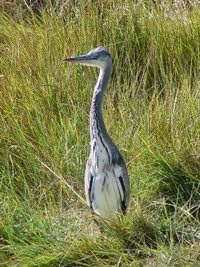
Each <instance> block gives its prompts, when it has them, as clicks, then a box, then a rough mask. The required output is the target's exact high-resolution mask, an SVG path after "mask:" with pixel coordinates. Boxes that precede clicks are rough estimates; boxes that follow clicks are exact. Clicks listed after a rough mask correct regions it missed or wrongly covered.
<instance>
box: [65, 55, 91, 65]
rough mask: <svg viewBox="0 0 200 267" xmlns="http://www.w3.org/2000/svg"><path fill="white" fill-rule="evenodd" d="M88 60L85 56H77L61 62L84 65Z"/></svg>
mask: <svg viewBox="0 0 200 267" xmlns="http://www.w3.org/2000/svg"><path fill="white" fill-rule="evenodd" d="M88 60H90V59H89V58H88V57H87V55H82V56H78V57H67V58H65V59H63V61H67V62H72V63H73V62H74V63H84V62H87V61H88Z"/></svg>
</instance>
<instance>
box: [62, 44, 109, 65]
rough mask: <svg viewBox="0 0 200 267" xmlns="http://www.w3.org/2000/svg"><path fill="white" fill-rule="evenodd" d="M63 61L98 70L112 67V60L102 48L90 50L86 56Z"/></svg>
mask: <svg viewBox="0 0 200 267" xmlns="http://www.w3.org/2000/svg"><path fill="white" fill-rule="evenodd" d="M64 61H67V62H72V63H79V64H81V65H86V66H92V67H97V68H100V69H102V68H106V67H107V66H112V58H111V56H110V54H109V52H108V51H107V50H106V49H105V48H103V47H102V46H99V47H97V48H95V49H93V50H91V51H90V52H89V53H88V54H86V55H81V56H77V57H69V58H65V59H64Z"/></svg>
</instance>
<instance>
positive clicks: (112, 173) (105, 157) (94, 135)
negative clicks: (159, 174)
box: [64, 46, 130, 220]
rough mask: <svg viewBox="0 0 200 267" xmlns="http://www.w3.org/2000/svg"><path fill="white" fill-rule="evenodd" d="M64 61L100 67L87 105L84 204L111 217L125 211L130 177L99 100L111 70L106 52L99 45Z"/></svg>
mask: <svg viewBox="0 0 200 267" xmlns="http://www.w3.org/2000/svg"><path fill="white" fill-rule="evenodd" d="M64 61H67V62H69V63H79V64H81V65H85V66H91V67H97V68H99V69H100V71H99V76H98V79H97V82H96V85H95V87H94V91H93V96H92V100H91V108H90V148H91V150H90V155H89V158H88V160H87V163H86V168H85V178H84V184H85V185H84V187H85V196H86V202H87V205H88V206H89V207H90V208H91V209H92V211H93V212H94V213H95V214H97V215H98V216H99V217H101V218H102V219H105V220H114V219H116V218H117V217H118V216H119V215H120V214H126V211H127V208H128V205H129V201H130V181H129V176H128V171H127V167H126V164H125V161H124V159H123V157H122V155H121V153H120V152H119V150H118V148H117V146H116V145H115V143H114V142H113V140H112V139H111V137H110V136H109V134H108V131H107V129H106V126H105V123H104V119H103V114H102V100H103V97H104V92H105V89H106V87H107V84H108V82H109V80H110V77H111V74H112V70H113V60H112V58H111V55H110V53H109V52H108V51H107V50H106V49H105V48H104V47H102V46H99V47H97V48H95V49H92V50H91V51H90V52H88V53H87V54H85V55H81V56H76V57H68V58H65V59H64Z"/></svg>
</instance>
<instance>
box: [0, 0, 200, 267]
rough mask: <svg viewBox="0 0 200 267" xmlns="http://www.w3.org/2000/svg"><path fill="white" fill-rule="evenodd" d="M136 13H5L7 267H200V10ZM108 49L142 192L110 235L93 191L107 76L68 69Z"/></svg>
mask: <svg viewBox="0 0 200 267" xmlns="http://www.w3.org/2000/svg"><path fill="white" fill-rule="evenodd" d="M80 2H81V1H80ZM134 3H135V4H133V3H132V1H120V0H118V1H98V2H95V3H94V1H89V0H88V1H86V2H84V3H82V4H81V3H77V4H76V5H73V4H69V5H68V6H65V8H63V9H62V8H61V7H60V9H59V10H56V11H54V9H53V8H51V7H50V5H47V7H46V9H44V10H43V9H41V10H40V12H39V13H38V14H35V13H31V11H30V10H26V9H22V7H18V8H16V9H15V12H14V14H13V11H12V12H11V13H9V12H8V10H6V11H7V14H6V13H5V12H3V9H2V11H1V13H0V88H1V90H0V94H1V97H0V129H1V132H0V137H1V138H0V175H1V177H0V178H1V179H0V266H134V267H135V266H159V267H160V266H196V267H197V266H199V264H200V249H199V239H200V224H199V206H200V185H199V178H200V156H199V155H200V154H199V152H200V93H199V86H200V77H199V70H200V42H199V40H200V11H199V7H198V5H197V4H198V3H197V4H196V5H195V4H190V5H189V4H188V5H186V4H184V2H181V1H179V2H176V1H175V4H174V5H171V4H169V3H167V1H166V2H165V4H162V2H161V3H160V4H155V3H156V1H155V2H154V4H153V2H150V1H149V2H148V3H146V4H143V3H142V2H141V1H138V2H137V1H135V2H134ZM61 11H62V12H61ZM8 13H9V14H8ZM98 45H103V46H105V47H106V48H108V50H109V51H110V52H111V54H112V55H113V58H114V60H115V70H114V73H113V76H112V80H111V82H110V85H109V87H108V91H107V93H106V97H105V101H104V111H105V112H104V117H105V121H106V125H107V126H108V131H109V133H110V134H111V136H112V138H113V139H114V140H115V142H116V143H117V145H118V147H119V148H120V150H121V152H122V154H123V156H124V158H125V159H126V162H127V166H128V170H129V175H130V180H131V188H132V190H131V203H130V208H129V212H128V214H127V216H126V217H124V218H120V219H119V221H117V222H115V223H113V224H105V223H103V222H101V221H100V219H99V221H100V223H102V224H103V227H104V232H103V233H101V232H100V231H99V229H98V227H97V226H96V224H95V223H94V222H93V217H92V215H91V212H90V210H89V209H88V208H87V207H86V205H85V203H84V192H83V176H84V168H85V162H86V159H87V157H88V153H89V129H88V122H89V120H88V115H89V108H90V99H91V95H92V88H93V86H94V84H95V80H96V78H97V70H94V69H90V68H87V67H81V66H71V65H67V64H64V63H63V62H62V59H63V58H64V57H65V56H72V55H78V54H82V53H85V52H88V51H89V50H90V49H92V48H94V47H96V46H98Z"/></svg>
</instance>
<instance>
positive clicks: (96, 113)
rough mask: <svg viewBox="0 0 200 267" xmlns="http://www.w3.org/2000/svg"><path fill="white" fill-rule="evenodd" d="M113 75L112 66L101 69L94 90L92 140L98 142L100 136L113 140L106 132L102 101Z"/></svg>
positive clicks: (91, 116) (91, 122)
mask: <svg viewBox="0 0 200 267" xmlns="http://www.w3.org/2000/svg"><path fill="white" fill-rule="evenodd" d="M111 73H112V66H107V67H106V68H105V69H100V73H99V77H98V80H97V83H96V85H95V88H94V93H93V97H92V103H91V110H90V138H91V140H93V139H96V141H97V142H98V140H99V138H100V136H101V137H103V138H104V139H106V140H107V141H109V140H111V139H110V137H109V135H108V132H107V130H106V127H105V124H104V120H103V115H102V108H101V106H102V99H103V94H104V92H105V89H106V86H107V84H108V81H109V79H110V76H111Z"/></svg>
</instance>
